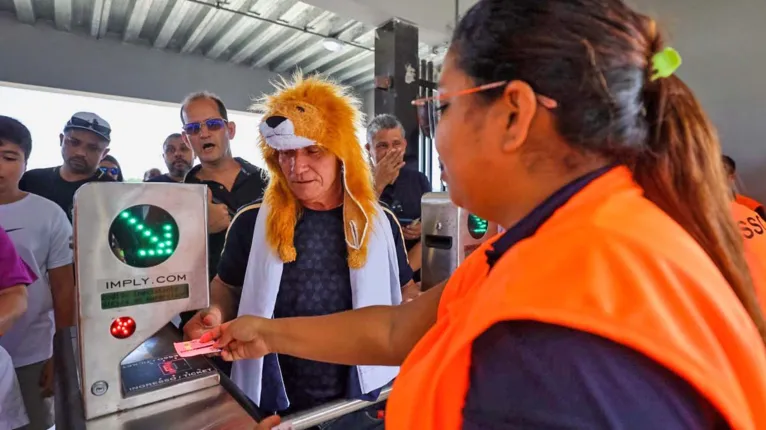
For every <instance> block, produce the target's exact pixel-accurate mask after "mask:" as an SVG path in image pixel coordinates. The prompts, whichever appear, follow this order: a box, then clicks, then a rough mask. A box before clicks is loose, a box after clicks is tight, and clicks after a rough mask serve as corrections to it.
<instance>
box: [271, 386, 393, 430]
mask: <svg viewBox="0 0 766 430" xmlns="http://www.w3.org/2000/svg"><path fill="white" fill-rule="evenodd" d="M389 394H391V387H386V388H384V389H383V390H381V392H380V396H378V400H375V401H374V402H367V401H364V400H338V401H336V402H332V403H328V404H326V405H322V406H319V407H316V408H314V409H309V410H307V411H305V412H299V413H297V414H294V415H290V416H288V417H285V418H284V419H283V420H282V422H281V423H280V424H279V425H278V426H277V427H275V428H274V430H288V429H289V430H303V429H308V428H311V427H314V426H316V425H319V424H322V423H324V422H327V421H330V420H333V419H335V418H340V417H342V416H344V415H348V414H350V413H352V412H356V411H359V410H362V409H364V408H366V407H368V406H372V405H374V404H376V403H380V402H382V401H384V400H386V399H388V395H389Z"/></svg>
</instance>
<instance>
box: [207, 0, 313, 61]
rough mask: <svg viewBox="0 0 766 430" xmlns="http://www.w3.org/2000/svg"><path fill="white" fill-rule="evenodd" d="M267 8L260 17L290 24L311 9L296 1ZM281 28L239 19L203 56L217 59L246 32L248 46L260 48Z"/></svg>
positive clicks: (248, 19) (280, 2)
mask: <svg viewBox="0 0 766 430" xmlns="http://www.w3.org/2000/svg"><path fill="white" fill-rule="evenodd" d="M257 6H258V5H256V7H257ZM268 6H269V7H267V8H265V9H263V8H262V9H263V10H262V11H261V12H260V13H259V15H260V16H262V17H264V18H268V19H276V20H278V21H282V22H286V23H292V21H294V20H295V19H296V18H297V17H299V15H300V14H301V13H303V12H305V11H306V10H308V9H311V6H309V5H307V4H305V3H303V2H299V1H297V0H284V1H279V2H272V3H271V4H269V5H268ZM256 10H258V9H256ZM283 28H284V27H280V26H278V25H263V23H262V22H258V21H257V20H255V19H253V18H250V17H246V16H242V17H239V21H238V22H237V23H236V24H235V25H234V26H232V27H230V28H229V30H228V31H226V33H224V34H223V35H222V36H221V37H219V38H218V40H217V41H216V43H215V45H213V47H212V48H211V49H210V50H209V51H208V52H206V53H205V55H207V56H208V57H210V58H218V57H219V56H220V55H221V54H222V53H223V52H224V51H225V50H226V49H228V48H229V47H230V46H231V45H232V44H234V42H236V41H237V40H238V39H239V38H241V37H242V36H243V35H244V34H245V33H246V32H249V33H250V37H249V38H248V45H253V46H261V45H264V44H267V43H268V42H269V40H270V39H271V37H272V36H273V35H275V34H277V33H279V32H280V30H282V29H283ZM238 54H239V52H238Z"/></svg>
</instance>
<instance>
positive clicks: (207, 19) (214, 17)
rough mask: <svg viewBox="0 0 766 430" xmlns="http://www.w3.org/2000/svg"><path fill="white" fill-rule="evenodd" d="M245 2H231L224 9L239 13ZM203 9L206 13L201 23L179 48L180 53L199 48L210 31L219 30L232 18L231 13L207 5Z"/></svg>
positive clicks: (236, 0) (239, 0)
mask: <svg viewBox="0 0 766 430" xmlns="http://www.w3.org/2000/svg"><path fill="white" fill-rule="evenodd" d="M246 2H247V0H231V2H230V3H228V4H227V5H226V9H233V10H236V11H239V10H241V9H242V6H243V5H244V4H245V3H246ZM203 7H206V8H207V12H206V13H205V16H204V17H203V18H202V21H200V23H199V24H197V27H196V28H195V29H194V32H193V33H192V35H191V36H190V37H189V39H187V40H186V43H185V44H184V46H183V48H181V52H182V53H189V52H193V51H194V50H195V49H197V47H199V45H200V44H201V43H202V41H204V40H205V37H206V36H207V35H208V33H209V32H210V31H211V30H213V29H215V30H219V29H221V28H223V27H224V26H225V25H226V23H227V22H228V20H229V19H231V17H232V14H231V12H227V11H225V10H222V9H219V8H217V7H215V5H208V6H203Z"/></svg>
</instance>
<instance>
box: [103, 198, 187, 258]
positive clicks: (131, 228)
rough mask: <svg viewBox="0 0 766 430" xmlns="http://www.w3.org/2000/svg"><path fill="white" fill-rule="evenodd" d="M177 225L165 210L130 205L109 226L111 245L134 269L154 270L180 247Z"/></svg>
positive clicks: (115, 252) (113, 250) (157, 207)
mask: <svg viewBox="0 0 766 430" xmlns="http://www.w3.org/2000/svg"><path fill="white" fill-rule="evenodd" d="M178 233H179V232H178V224H176V221H175V220H174V219H173V216H172V215H170V213H168V211H166V210H165V209H162V208H161V207H159V206H153V205H136V206H131V207H129V208H127V209H125V210H123V211H122V212H120V214H119V215H117V218H115V219H114V221H112V225H111V226H110V227H109V246H110V248H111V249H112V252H113V253H114V256H115V257H117V258H118V259H119V260H120V261H122V262H123V263H125V264H127V265H129V266H131V267H138V268H144V267H152V266H156V265H158V264H161V263H163V262H165V261H166V260H167V259H168V258H170V256H171V255H173V253H174V252H175V250H176V247H177V246H178Z"/></svg>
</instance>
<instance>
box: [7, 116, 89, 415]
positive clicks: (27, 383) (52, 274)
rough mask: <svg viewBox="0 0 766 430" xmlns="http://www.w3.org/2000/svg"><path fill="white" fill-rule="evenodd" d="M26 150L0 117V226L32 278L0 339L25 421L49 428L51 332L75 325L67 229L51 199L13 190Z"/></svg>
mask: <svg viewBox="0 0 766 430" xmlns="http://www.w3.org/2000/svg"><path fill="white" fill-rule="evenodd" d="M31 150H32V139H31V135H30V133H29V130H28V129H27V128H26V127H25V126H24V125H23V124H21V123H20V122H18V121H16V120H14V119H12V118H9V117H5V116H0V225H2V226H3V228H4V229H5V231H6V232H7V233H8V236H9V237H10V238H11V240H12V241H13V243H14V245H15V247H16V250H17V252H18V253H19V256H20V257H21V258H22V259H23V260H24V261H25V262H26V264H27V265H28V266H29V267H30V268H31V269H32V271H33V272H34V273H35V275H36V276H37V278H38V279H37V281H36V282H34V283H33V284H31V285H29V286H28V288H27V297H28V300H27V302H28V304H27V311H26V312H25V313H24V315H22V316H21V318H19V319H18V320H17V321H16V323H15V324H14V325H13V327H12V328H11V329H10V330H9V331H8V332H7V333H5V334H4V335H3V336H2V338H0V346H2V347H3V348H5V350H7V351H8V354H10V356H11V359H12V360H13V366H14V367H15V368H16V375H17V376H18V380H19V384H20V386H21V392H22V396H23V398H24V405H25V406H26V409H27V414H28V415H29V419H30V424H29V425H28V426H26V427H24V429H28V430H38V429H41V430H45V429H48V428H50V427H51V426H53V424H54V416H53V398H52V395H53V362H52V361H51V357H52V355H53V335H54V333H55V330H56V329H61V328H64V327H69V326H73V325H74V324H75V323H76V315H75V306H74V301H75V289H74V273H73V264H72V263H73V256H72V250H71V249H70V247H69V238H70V236H71V235H72V227H71V224H70V223H69V220H68V219H67V216H66V214H65V213H64V211H63V210H62V209H61V208H60V207H59V206H58V205H57V204H55V203H53V202H51V201H50V200H47V199H45V198H43V197H40V196H38V195H35V194H30V193H26V192H24V191H21V190H20V189H19V180H20V179H21V176H22V175H23V173H24V170H25V169H26V164H27V160H28V159H29V154H30V153H31Z"/></svg>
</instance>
